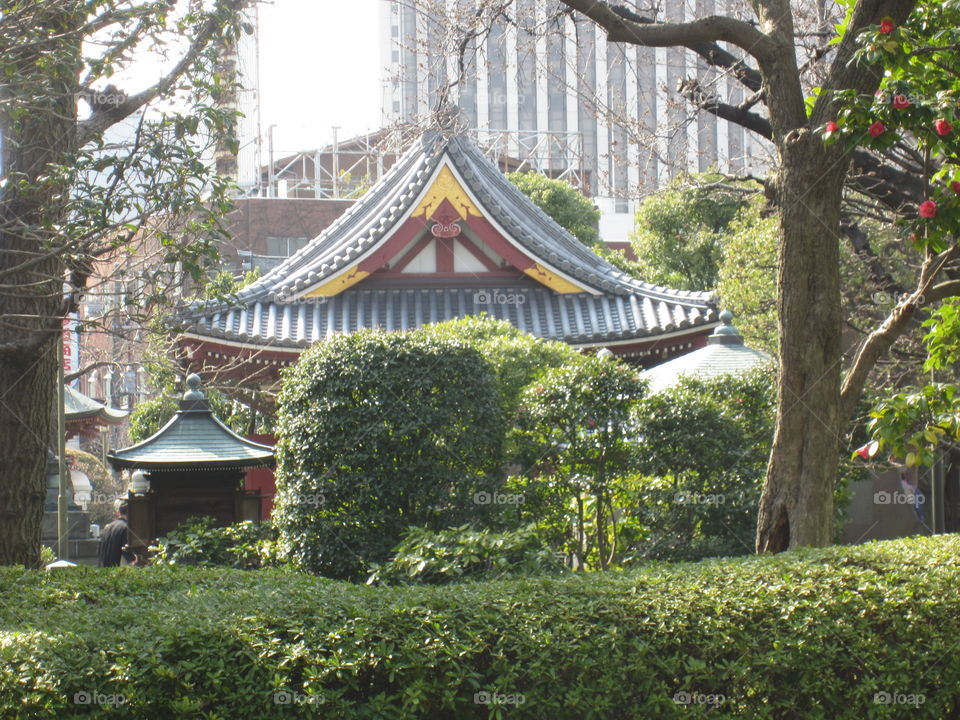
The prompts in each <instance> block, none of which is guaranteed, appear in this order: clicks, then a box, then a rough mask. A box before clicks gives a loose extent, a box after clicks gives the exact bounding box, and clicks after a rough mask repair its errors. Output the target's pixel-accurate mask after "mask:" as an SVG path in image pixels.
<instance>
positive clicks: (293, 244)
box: [267, 237, 307, 257]
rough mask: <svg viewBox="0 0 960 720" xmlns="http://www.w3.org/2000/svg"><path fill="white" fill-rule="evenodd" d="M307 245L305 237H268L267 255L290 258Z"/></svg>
mask: <svg viewBox="0 0 960 720" xmlns="http://www.w3.org/2000/svg"><path fill="white" fill-rule="evenodd" d="M306 244H307V238H303V237H268V238H267V255H272V256H273V257H290V256H291V255H293V254H294V253H295V252H297V250H299V249H300V248H302V247H304V246H305V245H306Z"/></svg>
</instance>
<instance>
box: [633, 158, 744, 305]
mask: <svg viewBox="0 0 960 720" xmlns="http://www.w3.org/2000/svg"><path fill="white" fill-rule="evenodd" d="M755 191H756V190H755V188H754V189H751V188H747V187H743V188H740V187H735V186H732V185H726V184H724V183H723V182H722V178H720V177H718V176H715V175H701V176H698V177H689V176H681V177H679V178H677V179H675V180H674V181H673V183H672V184H671V186H670V187H669V188H666V189H664V190H661V191H659V192H656V193H654V194H653V195H650V196H649V197H647V198H646V199H645V200H644V201H643V202H642V203H641V204H640V207H639V208H638V209H637V218H636V229H635V231H634V233H633V235H632V237H631V241H632V244H633V250H634V252H635V253H636V255H637V260H636V263H637V271H638V273H637V277H640V278H642V279H643V280H645V281H646V282H650V283H654V284H655V285H664V286H666V287H673V288H679V289H681V290H713V289H714V288H715V287H716V285H717V274H718V272H719V269H720V263H721V261H722V258H723V251H724V237H725V235H726V232H727V228H728V226H729V225H730V223H732V222H733V220H734V218H736V217H737V214H738V213H739V212H740V210H741V209H742V208H743V207H744V206H745V205H746V203H747V198H748V197H749V193H750V192H755Z"/></svg>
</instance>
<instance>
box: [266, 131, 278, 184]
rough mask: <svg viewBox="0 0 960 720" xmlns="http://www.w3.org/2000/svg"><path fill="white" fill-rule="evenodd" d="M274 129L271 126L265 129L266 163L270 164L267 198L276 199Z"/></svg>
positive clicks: (268, 168)
mask: <svg viewBox="0 0 960 720" xmlns="http://www.w3.org/2000/svg"><path fill="white" fill-rule="evenodd" d="M275 127H276V125H271V126H270V127H268V128H267V161H268V162H269V163H270V164H269V165H268V166H267V197H276V191H275V190H274V187H273V183H274V176H273V172H274V169H273V129H274V128H275Z"/></svg>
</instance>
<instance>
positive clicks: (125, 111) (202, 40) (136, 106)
mask: <svg viewBox="0 0 960 720" xmlns="http://www.w3.org/2000/svg"><path fill="white" fill-rule="evenodd" d="M250 2H251V0H227V2H226V5H225V7H226V8H228V9H229V11H230V12H234V13H236V12H240V11H242V10H243V9H244V8H246V7H247V6H248V5H249V4H250ZM219 29H220V22H219V21H218V20H217V18H216V17H214V16H210V17H208V18H207V20H205V21H204V23H203V25H202V26H201V27H200V29H199V30H198V31H197V34H196V36H195V37H194V38H193V41H192V42H191V43H190V47H189V48H188V49H187V51H186V52H184V54H183V56H182V57H181V58H180V61H179V62H177V64H176V65H175V66H174V67H173V69H171V70H170V72H168V73H167V74H166V75H164V76H163V77H162V78H160V80H158V81H157V82H156V83H154V84H153V85H151V86H150V87H148V88H147V89H146V90H143V91H141V92H139V93H137V94H136V95H131V96H129V97H128V98H127V99H126V100H125V101H124V102H121V103H116V104H112V105H102V106H97V108H96V110H94V112H93V113H92V114H91V115H90V117H89V118H87V119H86V120H83V121H81V122H80V123H78V138H79V143H78V144H79V146H80V147H82V146H84V145H86V144H87V143H88V142H90V141H91V140H93V139H94V138H95V137H98V136H99V135H100V134H101V133H103V132H104V131H105V130H106V129H107V128H109V127H112V126H113V125H116V124H117V123H118V122H120V121H121V120H123V119H125V118H127V117H129V116H130V115H133V114H134V113H135V112H137V111H138V110H140V109H141V108H142V107H144V106H145V105H147V104H148V103H150V102H152V101H153V100H155V99H156V98H158V97H160V96H161V95H165V94H166V93H168V92H170V90H172V89H173V87H174V86H175V85H176V83H177V82H178V81H179V80H180V78H181V77H183V75H184V74H186V72H187V71H188V70H189V69H190V68H191V67H192V66H193V64H194V63H195V62H196V61H197V59H198V58H199V57H200V54H201V53H202V52H203V51H204V50H205V49H206V48H207V46H208V44H209V43H210V41H211V40H212V39H213V38H214V36H215V35H216V33H217V32H218V31H219Z"/></svg>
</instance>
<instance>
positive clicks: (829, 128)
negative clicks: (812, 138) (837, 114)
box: [827, 120, 840, 135]
mask: <svg viewBox="0 0 960 720" xmlns="http://www.w3.org/2000/svg"><path fill="white" fill-rule="evenodd" d="M839 129H840V126H839V125H837V124H836V123H835V122H834V121H833V120H831V121H830V122H828V123H827V135H830V134H832V133H835V132H836V131H837V130H839Z"/></svg>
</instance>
